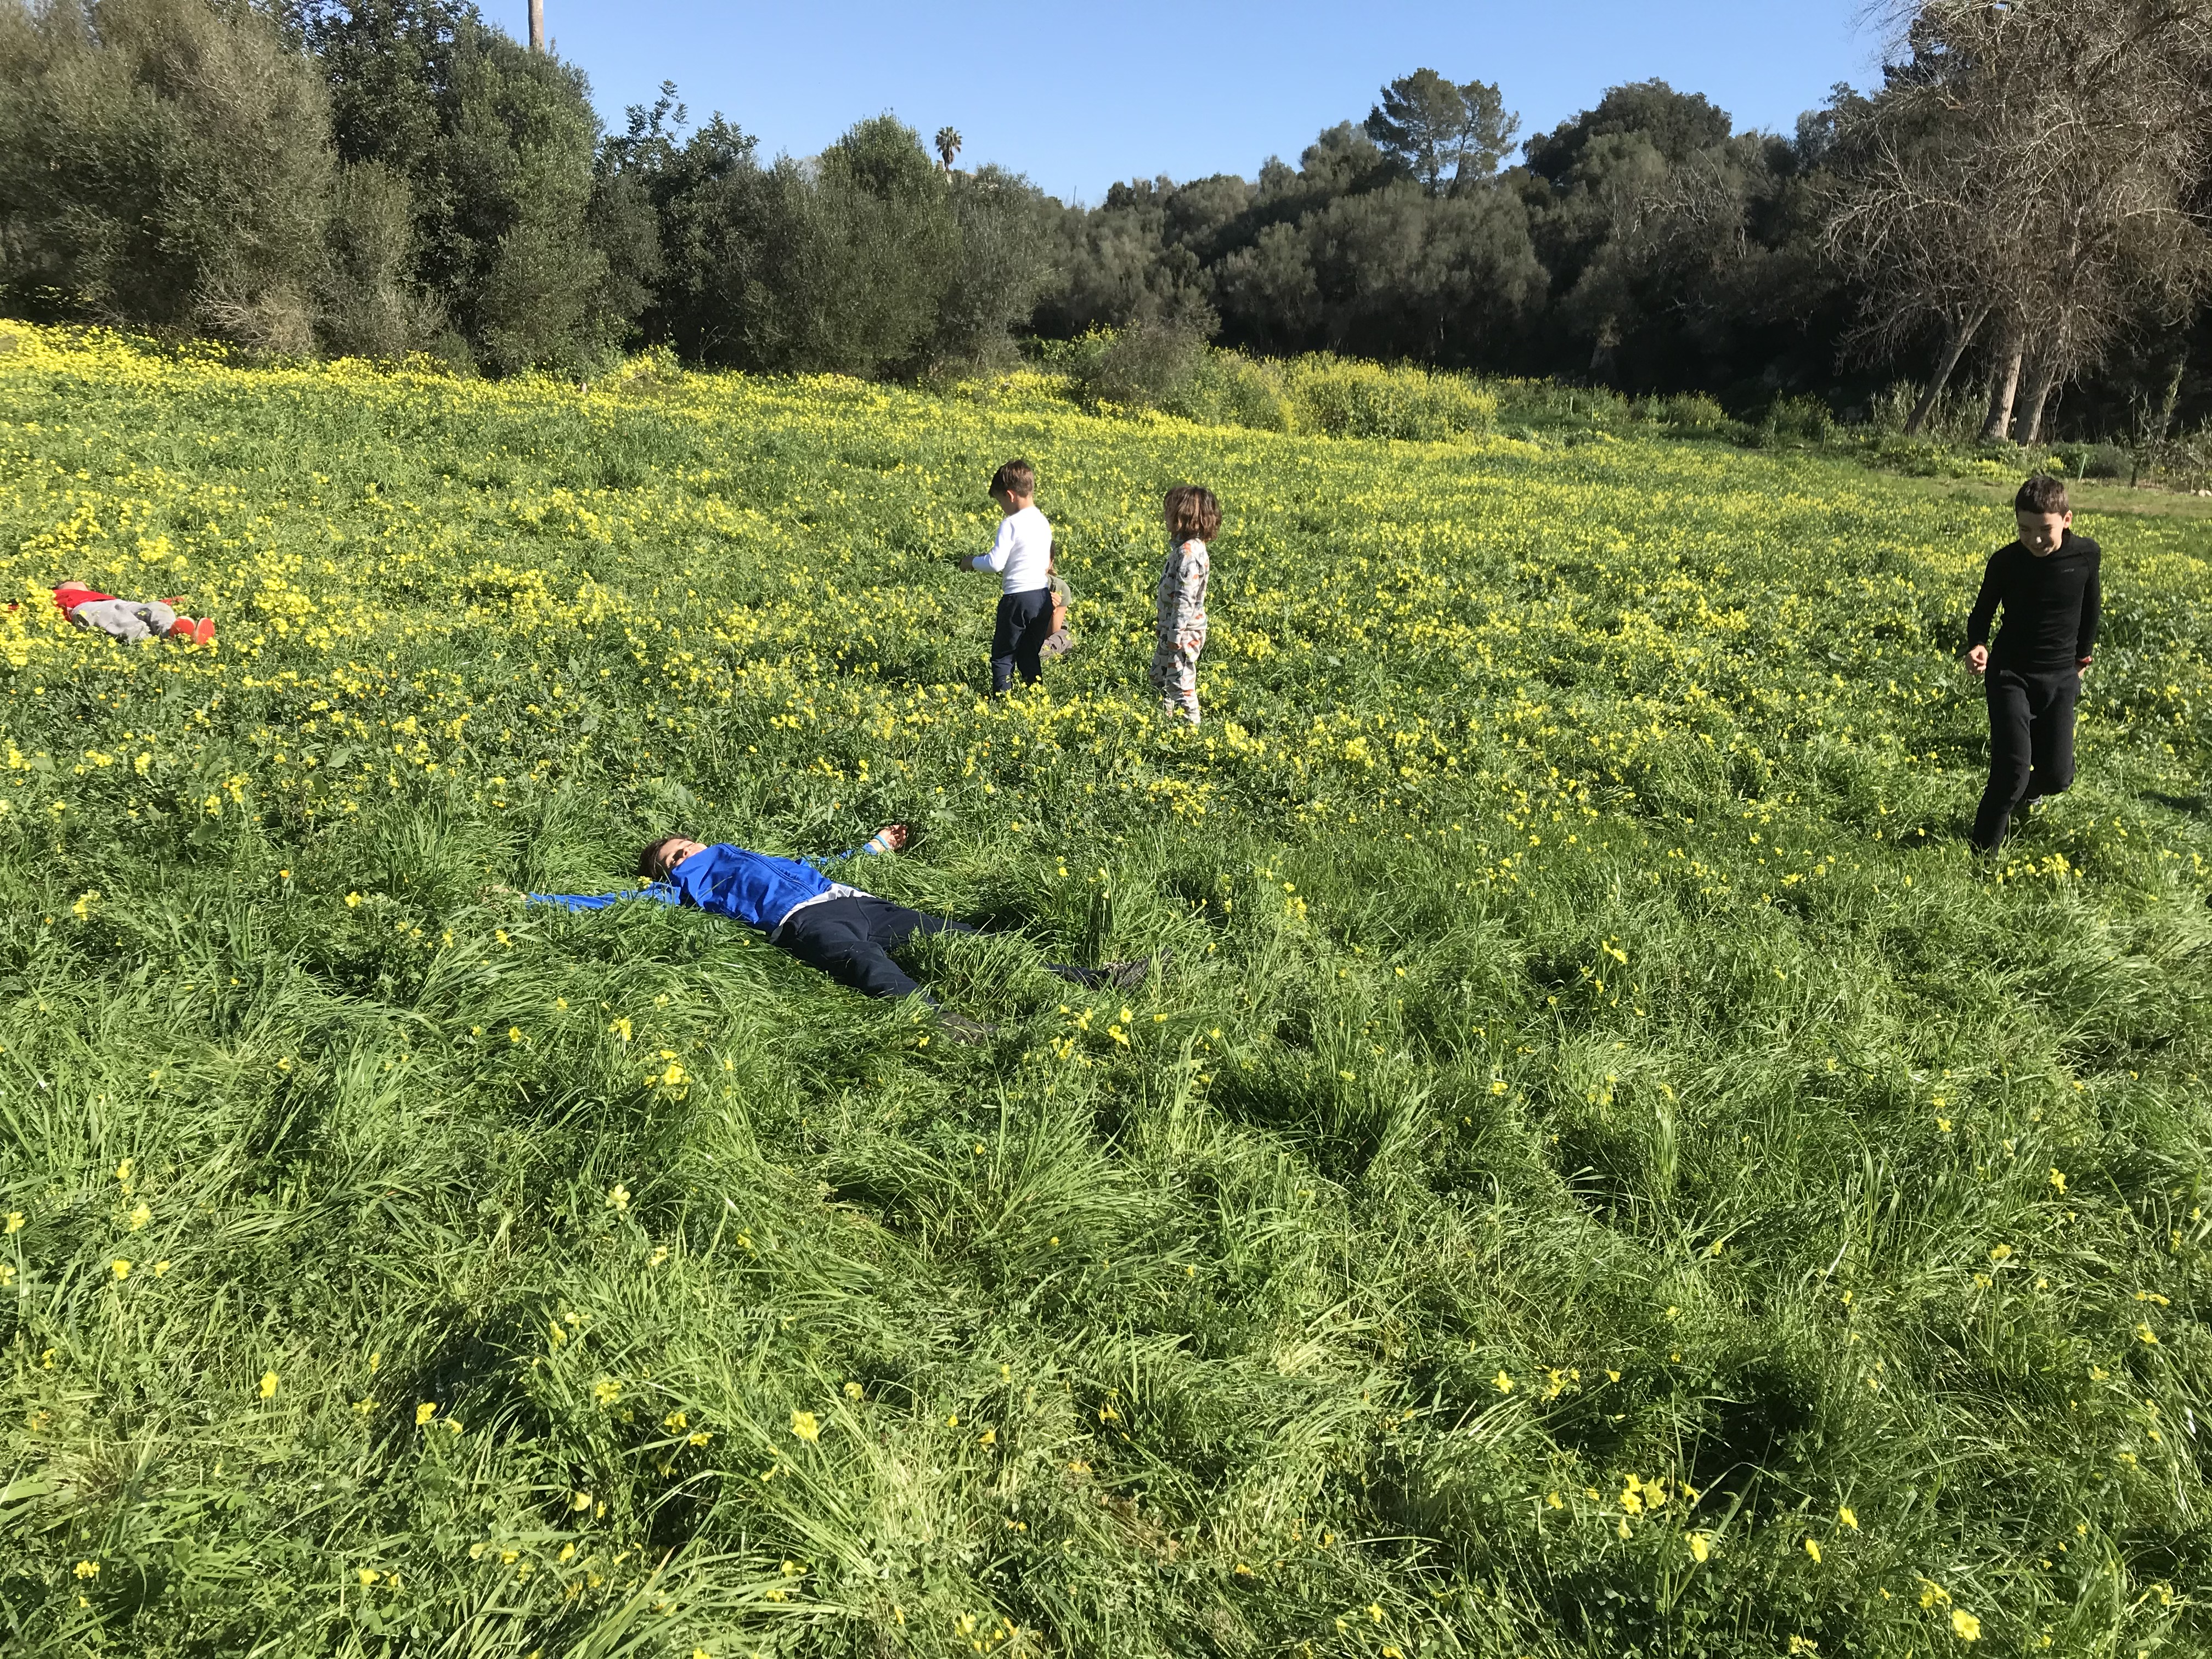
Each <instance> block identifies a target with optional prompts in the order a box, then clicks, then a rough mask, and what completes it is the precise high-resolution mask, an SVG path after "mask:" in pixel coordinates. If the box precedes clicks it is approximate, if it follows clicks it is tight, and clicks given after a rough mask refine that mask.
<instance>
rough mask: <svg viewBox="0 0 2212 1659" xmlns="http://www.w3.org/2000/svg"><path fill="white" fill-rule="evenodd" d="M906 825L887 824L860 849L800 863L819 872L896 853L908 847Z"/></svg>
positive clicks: (851, 849)
mask: <svg viewBox="0 0 2212 1659" xmlns="http://www.w3.org/2000/svg"><path fill="white" fill-rule="evenodd" d="M906 839H907V830H906V825H904V824H902V823H887V824H885V825H884V827H883V828H882V829H878V830H877V831H876V833H875V834H874V835H872V836H869V837H868V839H867V840H866V841H865V842H862V843H861V844H860V846H858V847H854V848H847V849H846V850H845V851H844V852H842V853H831V854H825V855H824V856H823V857H821V858H810V859H802V860H799V862H800V863H802V864H811V865H812V866H814V867H815V868H816V869H817V870H825V871H826V870H827V869H828V867H829V866H830V865H833V864H842V863H844V862H845V861H846V860H848V859H856V858H860V857H862V856H864V855H866V854H881V853H896V852H897V851H898V850H899V849H900V848H902V847H904V846H905V845H906Z"/></svg>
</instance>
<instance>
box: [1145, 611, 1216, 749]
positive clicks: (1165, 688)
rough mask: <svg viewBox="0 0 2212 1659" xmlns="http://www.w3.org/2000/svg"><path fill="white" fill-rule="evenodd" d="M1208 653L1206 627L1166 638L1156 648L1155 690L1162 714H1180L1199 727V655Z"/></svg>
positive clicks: (1153, 687)
mask: <svg viewBox="0 0 2212 1659" xmlns="http://www.w3.org/2000/svg"><path fill="white" fill-rule="evenodd" d="M1205 649H1206V624H1205V623H1200V624H1199V625H1198V627H1197V628H1196V629H1187V630H1185V631H1184V632H1182V633H1180V634H1178V635H1176V636H1175V637H1174V638H1172V639H1170V638H1169V637H1168V635H1165V634H1162V635H1160V637H1159V642H1158V644H1157V645H1155V646H1154V647H1152V690H1155V691H1157V692H1158V693H1159V696H1160V713H1162V714H1179V715H1181V716H1182V718H1183V719H1184V720H1188V721H1189V722H1190V723H1191V724H1192V725H1193V726H1196V725H1197V724H1198V653H1200V652H1201V651H1203V650H1205Z"/></svg>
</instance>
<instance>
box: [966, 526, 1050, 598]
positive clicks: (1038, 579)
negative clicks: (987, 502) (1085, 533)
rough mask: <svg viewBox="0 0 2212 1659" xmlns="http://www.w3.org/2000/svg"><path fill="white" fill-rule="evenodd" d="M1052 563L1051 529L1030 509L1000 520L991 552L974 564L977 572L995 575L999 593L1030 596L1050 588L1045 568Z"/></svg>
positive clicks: (980, 557)
mask: <svg viewBox="0 0 2212 1659" xmlns="http://www.w3.org/2000/svg"><path fill="white" fill-rule="evenodd" d="M1051 559H1052V526H1051V525H1049V524H1048V523H1047V522H1046V521H1045V516H1044V514H1043V513H1040V512H1038V511H1037V510H1036V508H1035V507H1024V508H1023V509H1022V510H1021V511H1020V512H1018V513H1008V514H1007V515H1006V517H1005V518H1003V519H1001V520H999V534H998V537H997V539H995V540H994V541H993V542H992V544H991V550H990V551H989V552H988V553H985V554H982V555H981V556H979V557H978V558H977V559H976V561H975V568H976V569H978V570H990V571H995V572H996V573H998V575H999V591H1000V592H1001V593H1030V592H1036V590H1037V589H1038V588H1040V587H1046V586H1050V585H1051V581H1052V578H1051V577H1050V576H1049V575H1048V574H1047V573H1046V570H1045V566H1046V565H1047V564H1048V563H1049V562H1051Z"/></svg>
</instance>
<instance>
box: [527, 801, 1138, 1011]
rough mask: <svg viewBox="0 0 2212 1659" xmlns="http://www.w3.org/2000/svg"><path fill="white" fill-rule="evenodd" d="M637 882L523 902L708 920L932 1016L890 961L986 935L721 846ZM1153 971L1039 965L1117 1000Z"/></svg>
mask: <svg viewBox="0 0 2212 1659" xmlns="http://www.w3.org/2000/svg"><path fill="white" fill-rule="evenodd" d="M906 842H907V831H906V826H905V825H904V824H902V823H887V824H885V825H884V827H883V828H882V829H878V831H876V833H875V835H874V836H872V837H871V838H870V840H869V842H868V843H867V845H866V846H865V847H862V848H860V849H859V850H858V852H857V853H845V854H839V856H838V858H837V859H836V860H832V861H833V862H843V861H844V860H849V859H852V858H854V857H858V856H862V855H869V854H873V855H878V856H880V855H882V854H890V853H896V852H897V851H898V850H899V849H900V848H902V847H904V846H905V845H906ZM637 873H638V874H639V876H640V877H641V878H644V879H645V880H647V881H648V882H650V883H651V885H650V886H647V887H641V888H635V889H632V890H629V891H627V892H619V893H589V894H585V893H530V894H526V895H525V897H526V898H527V899H528V900H529V901H530V902H532V903H535V904H557V905H560V906H562V907H563V908H566V909H570V910H600V909H605V908H606V907H607V906H608V905H611V904H616V903H619V902H621V901H623V900H624V899H630V898H649V899H656V900H658V901H659V902H661V903H663V904H689V905H691V906H693V907H695V908H698V909H701V910H711V911H714V913H715V914H717V915H725V916H729V917H731V918H732V919H733V920H735V921H742V922H744V924H745V925H746V926H747V927H757V928H759V929H760V930H761V931H762V932H763V933H766V934H767V935H768V942H769V944H771V945H775V947H776V948H777V949H778V950H780V951H789V952H790V953H791V954H792V955H793V956H794V957H798V958H799V960H800V961H801V962H803V963H806V964H807V965H808V966H810V967H813V968H818V969H821V970H822V971H823V973H825V974H827V975H829V977H830V978H832V979H834V980H836V981H837V982H838V983H839V984H840V985H849V986H851V987H853V989H854V990H856V991H860V992H861V993H864V994H866V995H868V996H872V997H892V998H896V997H905V996H912V995H915V994H917V993H918V994H921V1000H923V1001H924V1002H927V1004H929V1006H931V1007H933V1008H936V1007H937V1006H938V1003H937V1000H936V999H935V998H933V997H932V996H931V995H929V994H928V993H927V992H926V991H922V989H921V987H920V986H919V985H917V984H915V981H913V980H912V979H911V978H910V977H908V975H907V973H906V970H905V969H902V968H901V967H900V966H899V965H898V963H896V962H894V961H893V960H891V954H890V953H891V952H892V951H896V950H897V949H899V948H900V947H901V946H902V945H905V944H906V943H907V942H908V940H909V939H913V938H914V936H915V934H917V933H986V932H988V931H990V930H989V929H988V928H987V927H978V926H976V925H975V924H973V923H969V922H964V921H953V920H952V919H951V917H949V916H930V915H923V914H922V913H921V911H919V910H909V909H908V908H906V907H905V906H903V905H899V904H893V903H892V902H890V900H889V899H881V898H878V897H877V896H875V895H874V894H872V893H866V892H862V891H861V890H860V889H859V888H857V887H848V886H847V885H845V884H844V883H842V882H840V881H832V880H831V879H830V878H829V876H828V875H826V874H825V873H824V872H823V869H822V868H821V866H819V865H818V864H817V863H815V862H813V861H811V860H799V859H780V858H775V857H771V856H770V855H769V854H765V853H752V852H748V851H747V850H746V849H745V848H742V847H733V846H732V845H731V844H730V843H729V842H716V843H715V844H714V845H712V846H709V845H708V844H706V843H705V842H696V841H692V840H690V839H689V838H687V837H685V836H662V837H661V838H660V839H659V840H658V841H655V842H650V843H648V844H647V847H646V848H645V849H644V851H642V852H641V853H640V854H638V860H637ZM1044 969H1045V971H1046V972H1047V973H1049V974H1057V975H1059V976H1060V978H1062V979H1064V980H1068V981H1072V982H1073V983H1074V984H1077V985H1082V986H1086V987H1092V988H1096V987H1100V986H1106V985H1110V986H1113V987H1115V988H1116V989H1117V990H1128V989H1131V988H1133V987H1136V986H1139V985H1141V984H1143V983H1144V981H1145V976H1146V975H1147V974H1148V973H1150V972H1151V970H1152V960H1151V959H1150V958H1146V960H1144V961H1141V962H1112V963H1107V964H1106V966H1105V967H1103V968H1076V967H1071V966H1070V965H1068V964H1067V963H1059V962H1048V963H1045V964H1044ZM940 1015H941V1018H943V1020H944V1022H945V1025H946V1026H947V1027H948V1028H949V1029H950V1030H952V1031H953V1032H954V1033H955V1034H956V1035H957V1036H963V1037H975V1036H982V1035H985V1034H986V1033H987V1032H988V1030H990V1028H989V1027H988V1026H985V1025H981V1024H977V1023H976V1022H975V1021H973V1020H970V1019H965V1018H962V1017H961V1016H960V1015H958V1014H954V1013H950V1012H944V1011H942V1010H940Z"/></svg>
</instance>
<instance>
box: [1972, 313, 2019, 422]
mask: <svg viewBox="0 0 2212 1659" xmlns="http://www.w3.org/2000/svg"><path fill="white" fill-rule="evenodd" d="M2026 355H2027V348H2026V347H2025V346H2024V345H2022V344H2021V337H2020V331H2019V330H2018V329H2016V328H2015V329H2014V330H2012V331H2010V332H2008V334H2007V335H2006V336H2005V343H2004V350H2003V351H2002V353H2001V354H2000V355H1999V356H1998V358H1997V372H1996V379H1995V380H1992V381H1991V382H1990V412H1989V416H1988V417H1987V418H1986V419H1984V421H1983V422H1982V441H1983V442H1984V443H1985V444H1994V443H2002V442H2003V441H2005V439H2007V438H2008V437H2009V436H2010V435H2012V400H2013V397H2014V394H2015V393H2016V392H2019V390H2020V360H2021V358H2022V357H2023V356H2026Z"/></svg>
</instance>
